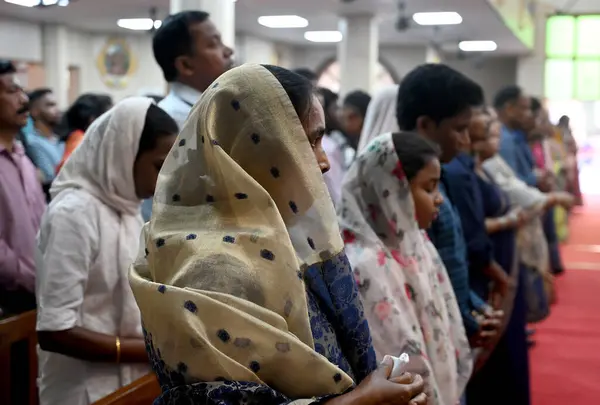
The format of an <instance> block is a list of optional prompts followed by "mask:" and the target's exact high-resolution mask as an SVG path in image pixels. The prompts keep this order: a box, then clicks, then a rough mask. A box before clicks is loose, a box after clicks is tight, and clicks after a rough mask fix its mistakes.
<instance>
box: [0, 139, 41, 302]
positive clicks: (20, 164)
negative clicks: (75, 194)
mask: <svg viewBox="0 0 600 405" xmlns="http://www.w3.org/2000/svg"><path fill="white" fill-rule="evenodd" d="M45 208H46V198H45V196H44V192H43V190H42V187H41V185H40V183H39V181H38V179H37V176H36V171H35V167H34V166H33V163H31V161H30V160H29V158H28V157H27V156H26V155H25V151H24V149H23V146H22V145H21V144H20V143H15V145H14V147H13V151H12V153H11V152H9V151H8V150H7V149H6V148H5V147H4V146H2V145H0V290H8V291H12V290H17V289H23V290H26V291H29V292H32V293H33V292H34V290H35V245H36V236H37V233H38V230H39V227H40V221H41V218H42V214H43V213H44V209H45Z"/></svg>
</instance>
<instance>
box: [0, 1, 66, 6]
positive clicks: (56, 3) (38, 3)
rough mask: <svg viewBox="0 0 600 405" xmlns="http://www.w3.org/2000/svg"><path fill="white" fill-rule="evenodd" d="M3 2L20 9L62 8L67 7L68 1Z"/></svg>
mask: <svg viewBox="0 0 600 405" xmlns="http://www.w3.org/2000/svg"><path fill="white" fill-rule="evenodd" d="M4 2H6V3H10V4H15V5H17V6H22V7H50V6H62V7H64V6H68V5H69V0H4Z"/></svg>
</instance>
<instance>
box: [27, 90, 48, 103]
mask: <svg viewBox="0 0 600 405" xmlns="http://www.w3.org/2000/svg"><path fill="white" fill-rule="evenodd" d="M46 94H52V89H49V88H48V87H43V88H41V89H35V90H33V91H32V92H30V93H29V94H28V96H29V104H30V105H33V104H35V103H36V102H37V101H38V100H40V99H41V98H42V97H44V96H45V95H46Z"/></svg>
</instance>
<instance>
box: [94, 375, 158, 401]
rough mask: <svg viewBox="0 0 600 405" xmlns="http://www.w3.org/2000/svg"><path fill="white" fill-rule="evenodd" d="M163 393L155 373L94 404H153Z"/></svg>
mask: <svg viewBox="0 0 600 405" xmlns="http://www.w3.org/2000/svg"><path fill="white" fill-rule="evenodd" d="M160 394H161V391H160V385H158V380H157V379H156V376H155V375H154V373H150V374H147V375H145V376H144V377H142V378H140V379H138V380H135V381H134V382H132V383H131V384H129V385H126V386H124V387H122V388H120V389H118V390H117V391H115V392H113V393H112V394H110V395H109V396H107V397H104V398H102V399H101V400H99V401H96V402H94V403H93V404H92V405H152V403H153V402H154V400H155V399H156V398H158V396H159V395H160Z"/></svg>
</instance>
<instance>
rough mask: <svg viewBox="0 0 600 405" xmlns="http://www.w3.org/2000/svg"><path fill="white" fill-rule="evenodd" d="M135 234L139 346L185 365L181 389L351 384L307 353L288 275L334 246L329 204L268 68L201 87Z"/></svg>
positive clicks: (309, 391) (312, 392)
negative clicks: (142, 340)
mask: <svg viewBox="0 0 600 405" xmlns="http://www.w3.org/2000/svg"><path fill="white" fill-rule="evenodd" d="M143 238H144V241H145V249H144V247H142V249H141V251H140V254H139V256H138V259H137V260H136V262H135V264H134V265H133V267H132V269H131V273H130V281H131V287H132V288H133V291H134V294H135V296H136V299H137V302H138V305H139V307H140V309H141V312H142V319H143V323H144V327H145V329H146V331H147V334H148V339H149V341H150V342H151V344H152V345H153V347H154V348H155V349H156V351H157V352H158V351H160V357H161V358H162V361H164V362H165V364H166V365H167V366H168V367H169V368H171V369H174V370H176V369H177V366H178V364H180V363H182V362H185V364H186V372H185V379H186V381H185V383H186V384H191V383H196V382H199V381H209V382H210V381H215V380H217V379H219V378H224V379H226V380H230V381H248V382H255V383H259V384H266V385H268V386H270V387H272V388H273V389H275V390H277V391H279V392H281V393H282V394H284V395H286V396H287V397H288V398H292V399H298V398H310V397H313V396H321V395H327V394H336V393H341V392H343V391H344V390H345V389H347V388H348V387H350V386H351V385H352V379H351V378H350V377H349V376H348V375H346V374H345V373H343V372H342V371H341V370H340V369H339V368H338V367H336V366H335V365H333V364H331V363H330V362H329V361H328V360H327V359H326V358H325V357H323V356H321V355H319V354H318V353H317V352H316V351H315V350H314V347H313V346H314V344H313V338H312V333H311V329H310V325H309V318H308V309H307V302H306V291H305V286H304V284H303V282H302V280H300V279H299V277H298V275H299V272H302V271H303V269H305V268H306V267H307V266H309V265H312V264H314V263H318V262H321V261H323V260H326V259H328V258H331V257H332V256H333V255H336V254H338V253H339V252H341V251H342V249H343V243H342V240H341V238H340V236H339V228H338V225H337V220H336V216H335V212H334V208H333V205H332V203H331V199H330V198H329V194H328V192H327V188H326V186H325V183H324V182H323V177H322V174H321V172H320V171H319V168H318V165H317V162H316V160H315V157H314V154H313V151H312V149H311V147H310V144H309V142H308V139H307V136H306V134H305V132H304V129H303V128H302V125H301V123H300V121H299V119H298V116H297V114H296V112H295V111H294V107H293V106H292V104H291V102H290V100H289V98H288V96H287V94H286V92H285V91H284V89H283V88H282V87H281V85H280V84H279V82H278V81H277V80H276V78H275V77H274V76H273V75H272V74H271V73H270V72H269V71H268V70H266V69H265V68H263V67H262V66H259V65H243V66H241V67H238V68H235V69H233V70H231V71H229V72H227V73H225V74H224V75H223V76H221V77H220V78H219V79H218V80H217V81H216V82H215V83H214V84H213V85H212V87H211V88H209V89H208V90H207V91H206V92H205V93H204V94H203V95H202V98H201V100H200V101H199V102H198V103H197V104H196V106H195V107H194V108H193V109H192V111H191V113H190V116H189V117H188V120H187V121H186V123H185V125H184V127H183V129H182V131H181V133H180V135H179V139H178V141H177V144H176V146H175V147H174V148H173V149H172V150H171V153H170V154H169V156H168V158H167V160H166V162H165V164H164V166H163V168H162V171H161V173H160V176H159V179H158V185H157V191H156V194H155V197H154V205H153V215H152V220H151V221H150V223H149V224H147V225H146V227H145V231H144V234H143ZM300 275H301V274H300ZM336 375H337V376H338V378H332V377H333V376H336Z"/></svg>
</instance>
